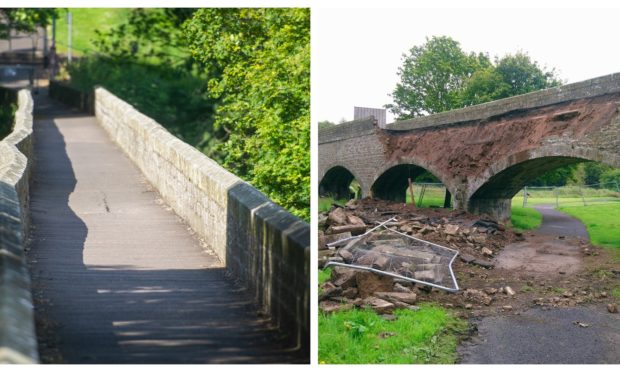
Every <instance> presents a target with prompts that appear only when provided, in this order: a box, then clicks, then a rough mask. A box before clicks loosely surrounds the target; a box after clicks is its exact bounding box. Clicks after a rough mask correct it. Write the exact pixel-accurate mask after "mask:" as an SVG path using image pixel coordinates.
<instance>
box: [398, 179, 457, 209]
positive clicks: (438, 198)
mask: <svg viewBox="0 0 620 372" xmlns="http://www.w3.org/2000/svg"><path fill="white" fill-rule="evenodd" d="M412 186H413V196H414V198H415V204H416V206H418V207H426V208H441V207H443V206H444V199H445V196H446V187H445V186H444V185H443V184H442V183H430V182H419V183H417V182H416V183H413V184H412ZM407 203H411V191H410V190H409V189H407ZM451 205H452V204H451Z"/></svg>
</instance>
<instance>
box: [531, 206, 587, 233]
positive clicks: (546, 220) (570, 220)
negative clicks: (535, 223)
mask: <svg viewBox="0 0 620 372" xmlns="http://www.w3.org/2000/svg"><path fill="white" fill-rule="evenodd" d="M534 209H536V210H537V211H538V212H540V214H542V217H543V220H542V223H541V224H540V226H539V227H538V229H536V233H537V234H539V235H553V236H578V237H582V238H586V239H589V235H588V230H587V229H586V227H585V226H584V224H583V223H581V221H579V220H578V219H576V218H574V217H571V216H569V215H567V214H565V213H562V212H560V211H557V210H555V208H554V207H553V205H546V204H544V205H536V206H534Z"/></svg>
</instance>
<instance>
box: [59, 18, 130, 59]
mask: <svg viewBox="0 0 620 372" xmlns="http://www.w3.org/2000/svg"><path fill="white" fill-rule="evenodd" d="M69 11H70V12H71V14H72V17H73V22H72V29H73V32H72V45H73V51H72V54H73V55H75V56H80V55H83V54H86V53H87V52H89V51H93V50H94V49H95V46H94V44H93V42H92V40H93V39H94V38H95V35H96V34H95V30H99V31H101V32H105V31H108V30H110V29H111V28H112V27H115V26H118V25H120V24H121V23H123V22H124V21H125V20H126V19H127V16H128V15H129V12H130V11H131V9H127V8H69ZM49 30H50V35H51V26H50V29H49ZM68 32H69V31H68V25H67V12H66V11H65V10H60V11H59V15H58V18H57V19H56V49H57V52H58V53H62V54H66V53H67V42H68V40H67V39H68Z"/></svg>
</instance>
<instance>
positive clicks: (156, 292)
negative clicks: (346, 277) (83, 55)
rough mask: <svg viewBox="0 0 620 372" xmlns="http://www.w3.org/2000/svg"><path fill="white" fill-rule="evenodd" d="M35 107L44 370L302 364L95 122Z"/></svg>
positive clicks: (35, 239) (34, 263)
mask: <svg viewBox="0 0 620 372" xmlns="http://www.w3.org/2000/svg"><path fill="white" fill-rule="evenodd" d="M41 96H42V95H41ZM36 98H37V101H38V102H36V104H35V123H34V131H35V154H36V169H35V172H34V182H33V186H32V188H31V211H32V225H33V229H32V231H31V236H30V238H31V247H30V252H29V256H28V257H29V263H30V266H31V272H32V275H33V290H34V295H35V307H36V316H37V329H38V334H39V345H40V351H41V355H42V359H43V361H47V362H64V363H141V364H150V363H274V362H276V363H287V362H299V361H300V360H299V358H298V356H296V354H294V353H293V352H292V351H290V350H286V349H284V348H283V347H281V346H280V345H279V343H278V342H277V339H278V337H277V335H276V334H275V333H274V332H273V331H272V330H270V328H269V326H268V324H267V323H266V322H265V321H263V320H261V319H260V318H259V316H258V313H257V312H256V310H255V308H254V306H253V305H252V301H251V298H249V297H248V296H247V295H246V294H245V293H244V291H243V290H242V289H240V288H238V287H235V286H234V285H232V284H231V283H230V282H229V281H227V280H225V278H224V269H223V268H222V265H221V263H220V261H219V260H218V259H217V257H216V256H214V255H213V254H209V253H207V252H205V250H204V248H202V246H201V245H200V242H199V241H198V239H197V238H196V237H195V236H193V235H192V234H191V232H190V230H189V229H188V227H187V226H186V225H185V224H184V223H183V222H182V221H181V220H180V219H179V218H178V217H177V216H176V215H175V214H174V213H173V212H171V211H170V209H169V208H167V207H166V206H165V205H163V204H162V203H161V201H160V199H159V197H158V194H157V193H156V192H154V191H153V190H152V189H151V187H150V186H149V184H148V182H146V181H145V179H144V178H143V177H142V175H141V173H140V171H139V170H138V169H137V168H136V167H135V166H134V165H133V164H132V162H131V161H130V160H129V159H128V158H127V157H126V156H125V155H124V154H123V153H122V151H121V150H120V149H119V148H117V147H116V146H115V145H114V144H113V143H112V142H111V141H110V140H109V139H108V137H107V135H106V133H105V132H104V130H103V129H102V128H101V127H100V126H99V125H98V124H97V123H96V121H95V118H94V117H88V116H81V115H80V114H76V113H72V112H71V111H69V110H68V109H65V108H63V107H62V106H60V105H58V104H54V103H53V102H49V101H46V100H45V97H36Z"/></svg>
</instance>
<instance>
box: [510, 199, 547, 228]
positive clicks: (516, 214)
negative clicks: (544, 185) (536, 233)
mask: <svg viewBox="0 0 620 372" xmlns="http://www.w3.org/2000/svg"><path fill="white" fill-rule="evenodd" d="M510 222H511V223H512V227H513V228H515V229H518V230H532V229H535V228H537V227H538V226H540V224H541V223H542V215H541V214H540V212H538V211H537V210H536V209H534V208H528V207H525V208H524V207H520V206H515V205H513V206H512V215H511V217H510Z"/></svg>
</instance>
